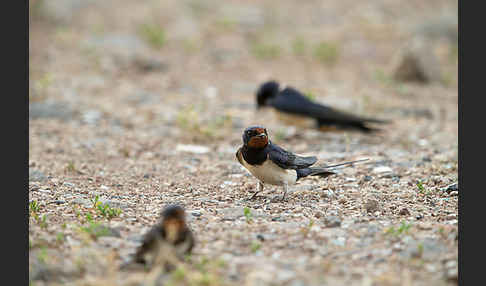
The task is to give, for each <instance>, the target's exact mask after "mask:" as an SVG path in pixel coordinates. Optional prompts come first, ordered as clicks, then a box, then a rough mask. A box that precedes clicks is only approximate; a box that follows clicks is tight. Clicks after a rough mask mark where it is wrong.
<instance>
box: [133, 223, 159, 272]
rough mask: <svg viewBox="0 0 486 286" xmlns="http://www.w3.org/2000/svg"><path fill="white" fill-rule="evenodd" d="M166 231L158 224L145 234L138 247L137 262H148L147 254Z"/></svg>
mask: <svg viewBox="0 0 486 286" xmlns="http://www.w3.org/2000/svg"><path fill="white" fill-rule="evenodd" d="M163 234H164V231H163V229H162V228H161V227H160V226H158V225H156V226H153V227H152V228H151V229H150V230H149V231H148V232H147V233H146V234H145V235H144V236H143V240H142V244H141V245H140V246H139V247H138V249H137V251H136V253H135V262H137V263H144V264H145V263H146V261H145V254H146V253H148V252H150V251H153V249H154V247H155V245H156V243H157V239H160V237H163Z"/></svg>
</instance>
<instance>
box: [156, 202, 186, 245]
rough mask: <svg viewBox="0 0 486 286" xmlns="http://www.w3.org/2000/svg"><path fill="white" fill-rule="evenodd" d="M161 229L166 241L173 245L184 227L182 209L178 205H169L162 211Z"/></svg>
mask: <svg viewBox="0 0 486 286" xmlns="http://www.w3.org/2000/svg"><path fill="white" fill-rule="evenodd" d="M162 227H163V229H164V231H165V234H166V239H167V240H168V241H169V242H171V243H174V242H175V241H176V240H177V239H178V238H179V236H180V235H181V233H182V231H183V230H184V229H185V227H186V222H185V212H184V209H183V208H182V207H180V206H178V205H170V206H168V207H166V208H164V210H163V211H162Z"/></svg>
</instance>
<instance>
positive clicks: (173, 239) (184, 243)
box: [134, 205, 194, 266]
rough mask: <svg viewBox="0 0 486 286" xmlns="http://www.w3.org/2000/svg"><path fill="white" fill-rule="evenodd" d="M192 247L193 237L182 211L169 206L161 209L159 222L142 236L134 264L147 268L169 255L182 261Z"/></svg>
mask: <svg viewBox="0 0 486 286" xmlns="http://www.w3.org/2000/svg"><path fill="white" fill-rule="evenodd" d="M193 247H194V236H193V234H192V232H191V230H190V229H189V228H188V226H187V224H186V220H185V212H184V209H183V208H182V207H180V206H178V205H170V206H167V207H165V208H164V209H163V211H162V213H161V219H160V220H159V222H158V223H157V224H156V225H154V226H153V227H152V228H151V229H150V230H149V231H148V232H147V233H146V234H145V235H144V237H143V240H142V244H141V245H140V247H139V248H138V249H137V251H136V253H135V257H134V262H135V263H139V264H143V265H147V266H148V265H153V264H154V263H155V261H161V260H162V259H163V257H169V256H171V255H172V256H175V257H177V258H178V259H180V260H182V259H183V258H184V256H185V255H187V254H190V253H191V251H192V248H193ZM171 251H172V252H171ZM169 252H171V253H169Z"/></svg>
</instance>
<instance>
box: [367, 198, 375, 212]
mask: <svg viewBox="0 0 486 286" xmlns="http://www.w3.org/2000/svg"><path fill="white" fill-rule="evenodd" d="M364 208H365V210H366V212H368V213H374V212H376V211H378V202H377V201H376V200H373V199H369V200H367V201H366V202H365V203H364Z"/></svg>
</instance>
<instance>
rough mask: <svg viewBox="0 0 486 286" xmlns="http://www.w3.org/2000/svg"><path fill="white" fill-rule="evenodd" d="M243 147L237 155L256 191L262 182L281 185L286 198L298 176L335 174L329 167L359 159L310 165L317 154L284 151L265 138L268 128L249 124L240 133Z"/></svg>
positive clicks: (314, 160) (299, 177)
mask: <svg viewBox="0 0 486 286" xmlns="http://www.w3.org/2000/svg"><path fill="white" fill-rule="evenodd" d="M242 137H243V146H241V147H240V148H239V149H238V151H237V152H236V158H237V159H238V161H239V162H240V164H241V165H243V167H245V168H246V169H247V170H248V171H249V172H250V173H251V174H252V175H253V176H255V177H256V178H257V179H258V180H259V181H258V189H257V192H255V193H254V194H253V195H252V196H251V197H250V199H253V198H254V197H255V196H256V194H257V193H259V192H261V191H263V187H264V184H270V185H276V186H282V187H283V189H284V194H283V196H282V200H285V195H286V194H287V191H288V187H289V186H290V185H294V184H295V183H296V182H297V181H298V180H299V179H301V178H304V177H307V176H319V177H321V178H325V177H328V176H330V175H334V174H336V173H334V172H332V171H331V170H329V168H333V167H337V166H343V165H349V164H353V163H356V162H359V161H364V160H367V159H364V160H358V161H352V162H345V163H341V164H337V165H333V166H326V167H311V166H312V165H314V164H315V163H316V162H317V157H315V156H310V157H303V156H299V155H296V154H293V153H292V152H289V151H286V150H284V149H283V148H281V147H280V146H278V145H276V144H273V143H272V142H271V141H270V140H269V139H268V133H267V130H266V129H265V128H264V127H262V126H251V127H248V128H246V129H245V131H244V132H243V136H242Z"/></svg>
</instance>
